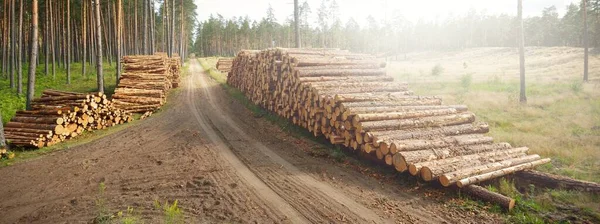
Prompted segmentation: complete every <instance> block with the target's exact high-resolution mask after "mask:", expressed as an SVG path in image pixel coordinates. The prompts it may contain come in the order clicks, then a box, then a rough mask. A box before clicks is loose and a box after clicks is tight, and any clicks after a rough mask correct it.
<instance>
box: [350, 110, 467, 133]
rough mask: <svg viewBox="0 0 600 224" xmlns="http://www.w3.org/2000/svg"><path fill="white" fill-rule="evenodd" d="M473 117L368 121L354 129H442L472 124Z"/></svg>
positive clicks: (452, 115) (450, 116)
mask: <svg viewBox="0 0 600 224" xmlns="http://www.w3.org/2000/svg"><path fill="white" fill-rule="evenodd" d="M474 121H475V115H474V114H473V113H470V112H467V113H460V114H451V115H439V116H431V117H418V118H414V119H407V120H390V121H369V122H361V124H360V126H359V127H357V128H356V130H357V131H358V132H363V131H365V132H367V131H386V130H403V129H408V128H425V127H443V126H450V125H461V124H467V123H473V122H474Z"/></svg>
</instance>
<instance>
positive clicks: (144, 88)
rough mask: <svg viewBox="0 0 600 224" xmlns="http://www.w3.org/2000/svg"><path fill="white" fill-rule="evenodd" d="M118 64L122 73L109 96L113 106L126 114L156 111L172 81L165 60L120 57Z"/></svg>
mask: <svg viewBox="0 0 600 224" xmlns="http://www.w3.org/2000/svg"><path fill="white" fill-rule="evenodd" d="M122 62H123V69H124V72H123V74H122V75H121V78H120V79H119V85H118V86H117V88H116V89H115V94H114V95H113V96H112V98H113V102H114V104H115V105H116V106H117V107H118V108H121V109H123V110H125V111H127V112H129V113H144V112H146V111H154V110H156V109H158V108H160V107H161V106H162V105H163V104H164V103H165V101H166V95H167V91H168V90H169V89H171V88H172V86H173V82H172V80H175V78H174V76H175V74H172V73H171V71H172V70H171V66H170V63H169V59H168V58H167V57H166V56H165V55H162V54H157V55H131V56H124V57H123V59H122ZM176 75H177V77H179V73H177V74H176ZM177 79H178V78H177ZM176 81H177V84H176V85H178V83H179V81H178V80H176Z"/></svg>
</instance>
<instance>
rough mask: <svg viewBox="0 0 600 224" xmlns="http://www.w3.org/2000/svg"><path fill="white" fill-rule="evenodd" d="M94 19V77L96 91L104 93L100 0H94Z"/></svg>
mask: <svg viewBox="0 0 600 224" xmlns="http://www.w3.org/2000/svg"><path fill="white" fill-rule="evenodd" d="M94 3H95V7H94V10H95V17H96V18H95V20H96V24H95V25H96V48H97V49H96V79H97V84H98V92H101V93H104V75H103V74H102V20H101V17H100V0H95V1H94Z"/></svg>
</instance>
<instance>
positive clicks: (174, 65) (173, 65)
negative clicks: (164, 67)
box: [168, 56, 181, 88]
mask: <svg viewBox="0 0 600 224" xmlns="http://www.w3.org/2000/svg"><path fill="white" fill-rule="evenodd" d="M168 77H169V79H170V81H171V88H177V87H179V82H180V80H181V57H179V56H175V57H172V58H170V59H169V75H168Z"/></svg>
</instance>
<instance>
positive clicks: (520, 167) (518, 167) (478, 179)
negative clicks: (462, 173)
mask: <svg viewBox="0 0 600 224" xmlns="http://www.w3.org/2000/svg"><path fill="white" fill-rule="evenodd" d="M549 162H550V159H548V158H546V159H540V160H536V161H533V162H529V163H524V164H520V165H516V166H512V167H507V168H504V169H500V170H496V171H493V172H489V173H484V174H480V175H477V176H472V177H468V178H464V179H462V180H459V181H458V182H456V186H458V187H460V188H463V187H466V186H468V185H471V184H476V183H479V182H482V181H486V180H490V179H494V178H498V177H501V176H505V175H508V174H511V173H514V172H518V171H522V170H526V169H531V168H534V167H536V166H539V165H542V164H545V163H549Z"/></svg>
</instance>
